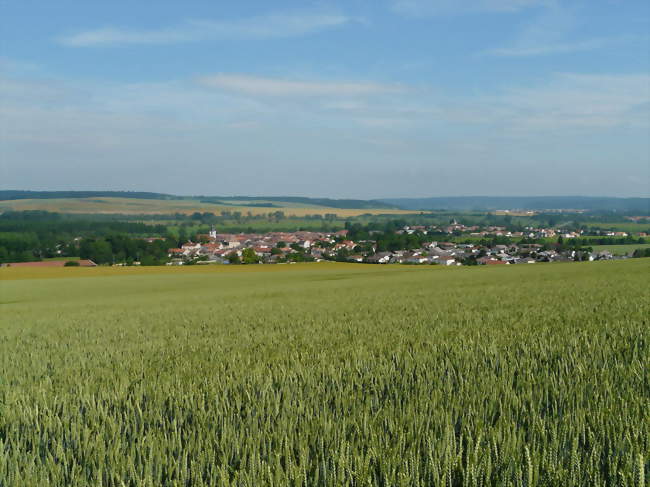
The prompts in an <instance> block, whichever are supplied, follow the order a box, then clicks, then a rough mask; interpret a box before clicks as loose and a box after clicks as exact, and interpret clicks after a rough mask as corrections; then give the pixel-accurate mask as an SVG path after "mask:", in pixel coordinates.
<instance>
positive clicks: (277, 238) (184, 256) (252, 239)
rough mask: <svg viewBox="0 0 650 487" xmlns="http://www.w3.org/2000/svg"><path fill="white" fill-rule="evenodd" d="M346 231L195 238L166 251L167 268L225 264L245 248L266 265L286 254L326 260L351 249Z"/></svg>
mask: <svg viewBox="0 0 650 487" xmlns="http://www.w3.org/2000/svg"><path fill="white" fill-rule="evenodd" d="M347 233H348V232H347V230H341V231H339V232H335V233H331V234H330V233H327V234H324V233H319V232H307V231H299V232H270V233H265V234H256V233H237V234H232V233H217V232H216V230H214V229H212V230H211V231H210V233H209V234H205V235H197V240H198V242H187V243H185V244H183V245H182V246H181V247H180V248H175V249H169V257H170V258H171V261H170V265H180V264H183V263H184V262H186V261H188V260H193V259H201V260H200V262H203V263H223V264H225V263H228V262H229V257H231V256H233V255H236V256H237V257H242V255H243V252H244V250H245V249H252V250H253V252H255V254H256V255H257V256H258V257H259V258H260V259H261V260H262V261H263V262H268V263H276V262H282V261H284V260H286V259H287V256H288V255H289V254H295V253H307V254H309V255H310V256H311V257H313V258H314V259H315V260H324V259H326V258H327V256H326V255H324V254H325V248H326V247H327V250H328V252H334V253H336V252H338V251H340V250H341V249H343V248H345V249H348V250H352V249H354V247H355V246H356V244H355V243H354V242H352V241H349V240H345V237H346V235H347Z"/></svg>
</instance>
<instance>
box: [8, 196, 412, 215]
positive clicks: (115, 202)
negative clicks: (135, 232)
mask: <svg viewBox="0 0 650 487" xmlns="http://www.w3.org/2000/svg"><path fill="white" fill-rule="evenodd" d="M251 203H256V202H251ZM274 204H275V205H276V206H273V207H259V206H244V205H242V206H234V205H219V204H214V203H205V202H201V201H199V200H190V199H179V200H154V199H138V198H112V197H99V198H52V199H24V200H5V201H0V210H14V211H27V210H43V211H52V212H57V213H103V214H112V213H122V214H131V215H133V214H151V215H155V214H172V213H185V214H191V213H194V212H197V211H198V212H212V213H215V214H219V213H220V212H221V211H229V212H235V211H239V212H241V213H242V214H244V215H245V214H247V213H248V212H250V213H251V214H253V215H261V214H268V213H273V212H275V211H283V212H284V213H285V214H286V215H287V216H297V217H303V216H305V215H325V214H328V213H329V214H336V215H337V216H340V217H342V218H347V217H352V216H357V215H364V214H372V215H379V214H381V215H383V214H388V215H402V214H409V213H417V212H415V211H406V210H391V209H383V208H381V209H367V208H363V209H349V208H330V207H325V206H317V205H306V204H303V205H297V204H296V203H290V202H287V203H284V202H274Z"/></svg>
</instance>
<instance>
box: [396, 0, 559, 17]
mask: <svg viewBox="0 0 650 487" xmlns="http://www.w3.org/2000/svg"><path fill="white" fill-rule="evenodd" d="M553 3H554V2H553V0H394V1H393V3H392V8H393V10H394V11H396V12H398V13H400V14H403V15H409V16H425V15H448V14H462V13H472V12H503V13H508V12H518V11H520V10H524V9H527V8H531V7H541V6H547V5H551V4H553Z"/></svg>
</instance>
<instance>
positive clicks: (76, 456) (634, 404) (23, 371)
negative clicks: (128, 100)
mask: <svg viewBox="0 0 650 487" xmlns="http://www.w3.org/2000/svg"><path fill="white" fill-rule="evenodd" d="M649 277H650V259H634V260H629V261H615V262H594V263H570V264H535V265H528V266H525V265H522V266H499V267H496V268H486V267H481V268H472V267H465V268H457V269H442V268H435V267H427V268H424V267H411V266H370V265H353V264H304V265H284V266H281V265H278V266H247V267H244V266H242V267H233V268H228V267H227V266H222V267H219V268H186V269H183V268H175V269H171V268H165V269H162V268H157V269H155V270H151V269H144V268H143V269H103V268H97V269H75V268H62V269H55V270H51V269H43V270H38V269H17V268H16V269H11V268H10V269H0V486H2V487H8V486H11V487H13V486H21V487H22V486H25V487H30V486H84V487H85V486H104V487H107V486H116V487H118V486H120V487H121V486H152V487H153V486H251V487H252V486H421V487H424V486H427V487H428V486H522V487H523V486H526V487H530V486H635V487H641V486H644V485H647V482H648V477H650V465H649V462H650V407H649V406H650V374H649V371H648V364H650V293H649V292H648V289H649V288H650V286H648V284H649Z"/></svg>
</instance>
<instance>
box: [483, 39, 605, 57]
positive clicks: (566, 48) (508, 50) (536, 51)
mask: <svg viewBox="0 0 650 487" xmlns="http://www.w3.org/2000/svg"><path fill="white" fill-rule="evenodd" d="M615 42H617V40H615V39H589V40H585V41H579V42H567V43H559V44H547V45H536V46H535V45H527V46H525V45H522V46H512V47H497V48H494V49H488V50H486V51H485V54H490V55H493V56H501V57H532V56H545V55H548V54H562V53H567V52H579V51H591V50H594V49H600V48H602V47H605V46H607V45H609V44H613V43H615Z"/></svg>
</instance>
